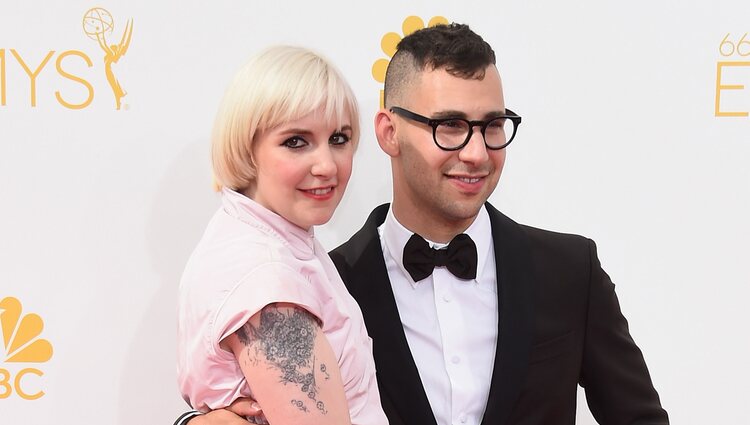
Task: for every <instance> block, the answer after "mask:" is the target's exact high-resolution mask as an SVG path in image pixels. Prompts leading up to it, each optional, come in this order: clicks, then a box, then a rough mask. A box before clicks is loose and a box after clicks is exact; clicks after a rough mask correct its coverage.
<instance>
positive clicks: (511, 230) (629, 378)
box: [331, 204, 669, 425]
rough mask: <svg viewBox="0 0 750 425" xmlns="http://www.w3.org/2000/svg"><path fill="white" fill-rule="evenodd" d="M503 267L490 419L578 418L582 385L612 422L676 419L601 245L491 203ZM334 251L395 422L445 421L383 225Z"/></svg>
mask: <svg viewBox="0 0 750 425" xmlns="http://www.w3.org/2000/svg"><path fill="white" fill-rule="evenodd" d="M486 207H487V210H488V212H489V214H490V221H491V224H492V239H493V246H494V250H495V257H496V264H497V286H498V291H497V293H498V308H499V315H498V341H497V349H496V356H495V363H494V368H493V373H492V378H491V379H492V381H491V384H490V394H489V400H488V402H487V407H486V410H485V414H484V418H483V421H482V424H483V425H491V424H503V425H505V424H507V425H510V424H513V425H556V424H561V425H562V424H566V425H573V424H574V423H575V414H576V394H577V386H578V385H579V384H580V385H581V386H583V388H584V389H585V391H586V400H587V402H588V404H589V408H590V410H591V412H592V414H593V415H594V417H595V418H596V420H597V421H598V422H599V423H600V424H603V425H655V424H668V423H669V421H668V419H667V413H666V412H665V411H664V410H663V409H662V407H661V405H660V402H659V396H658V394H657V393H656V390H655V389H654V387H653V385H652V383H651V378H650V376H649V373H648V370H647V368H646V364H645V362H644V360H643V355H642V354H641V351H640V350H639V349H638V347H637V346H636V344H635V342H634V341H633V339H632V338H631V336H630V333H629V331H628V325H627V321H626V320H625V318H624V316H623V315H622V313H621V311H620V306H619V303H618V301H617V297H616V295H615V290H614V284H613V283H612V281H611V280H610V278H609V276H607V274H606V273H605V272H604V271H603V270H602V268H601V266H600V264H599V260H598V257H597V254H596V247H595V245H594V243H593V241H591V240H589V239H586V238H583V237H581V236H576V235H567V234H561V233H554V232H548V231H545V230H540V229H535V228H532V227H528V226H523V225H519V224H517V223H515V222H514V221H512V220H510V219H509V218H508V217H506V216H504V215H503V214H501V213H500V212H499V211H497V210H496V209H495V208H493V207H492V206H491V205H490V204H486ZM387 211H388V205H382V206H380V207H378V208H377V209H375V210H374V211H373V212H372V214H371V215H370V217H369V218H368V220H367V222H366V223H365V225H364V227H363V228H362V229H361V230H360V231H359V232H358V233H356V234H355V235H354V236H353V237H352V238H351V239H350V240H349V241H348V242H346V243H344V244H343V245H341V246H340V247H338V248H336V249H335V250H334V251H332V252H331V257H332V259H333V261H334V263H335V264H336V267H337V268H338V270H339V273H340V274H341V277H342V279H343V280H344V283H345V284H346V285H347V288H348V289H349V291H350V292H351V294H352V295H353V296H354V298H355V299H356V300H357V302H358V303H359V304H360V307H361V308H362V313H363V315H364V318H365V324H366V326H367V329H368V333H369V334H370V336H371V337H372V339H373V355H374V356H375V364H376V367H377V378H378V385H379V388H380V393H381V394H380V396H381V400H382V401H383V407H384V409H385V412H386V414H387V415H388V418H389V420H390V423H391V425H399V424H419V425H421V424H435V423H436V422H435V418H434V415H433V414H432V410H431V409H430V406H429V402H428V400H427V396H426V395H425V392H424V388H423V387H422V383H421V381H420V378H419V373H418V371H417V368H416V365H415V363H414V359H413V357H412V355H411V352H410V351H409V347H408V343H407V340H406V336H405V335H404V331H403V327H402V325H401V321H400V318H399V314H398V309H397V307H396V303H395V299H394V297H393V291H392V289H391V285H390V282H389V279H388V274H387V271H386V268H385V261H384V259H383V252H382V249H381V244H380V239H379V236H378V232H377V227H378V226H379V225H380V224H382V223H383V221H384V220H385V216H386V214H387Z"/></svg>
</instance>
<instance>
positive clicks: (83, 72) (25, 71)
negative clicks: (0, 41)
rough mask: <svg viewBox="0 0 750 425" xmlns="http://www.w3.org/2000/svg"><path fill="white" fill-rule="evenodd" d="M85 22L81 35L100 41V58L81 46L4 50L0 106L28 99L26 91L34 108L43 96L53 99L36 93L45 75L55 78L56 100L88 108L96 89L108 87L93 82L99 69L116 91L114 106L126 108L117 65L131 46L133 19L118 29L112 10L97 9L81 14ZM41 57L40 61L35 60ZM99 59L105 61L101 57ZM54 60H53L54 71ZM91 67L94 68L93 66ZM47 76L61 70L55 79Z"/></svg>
mask: <svg viewBox="0 0 750 425" xmlns="http://www.w3.org/2000/svg"><path fill="white" fill-rule="evenodd" d="M81 23H82V27H83V28H82V31H81V30H80V29H79V31H81V33H82V36H83V35H85V36H86V37H88V38H89V39H90V40H91V41H94V42H95V43H96V44H95V45H96V46H97V54H96V56H94V57H95V58H96V59H97V60H96V61H92V59H91V57H90V56H89V55H88V54H86V53H85V52H83V51H81V50H78V49H70V50H64V51H61V52H57V51H55V50H49V51H47V52H46V54H44V53H42V54H40V53H39V52H38V51H35V52H21V51H19V50H17V49H5V48H0V106H8V104H9V103H10V104H11V105H13V104H21V103H25V100H24V98H25V97H26V95H27V94H28V102H29V103H30V105H31V107H32V108H35V107H37V101H38V100H40V99H41V100H42V101H44V100H45V99H50V100H51V98H52V96H51V93H38V90H37V86H38V84H37V83H38V82H39V81H40V80H39V77H40V75H42V79H44V80H45V82H46V81H50V80H53V81H52V87H53V90H54V87H57V88H58V89H57V90H54V99H56V100H57V103H59V104H60V105H61V106H63V107H65V108H67V109H84V108H86V107H88V106H89V105H91V103H92V102H93V101H94V95H95V93H98V92H99V91H100V90H102V89H104V88H103V87H102V88H99V87H97V89H96V90H95V88H94V85H93V84H92V83H91V81H92V80H91V77H92V76H93V75H92V72H101V73H102V74H103V76H104V77H105V79H106V81H107V85H108V87H107V88H108V90H107V91H110V92H111V95H112V99H113V100H111V101H110V102H111V105H113V106H114V107H115V109H117V110H120V109H128V105H127V104H124V103H123V98H124V97H125V95H126V94H127V91H126V90H125V89H124V88H123V86H122V84H121V83H120V80H119V79H118V74H117V73H116V71H115V68H113V65H114V64H119V63H120V61H121V60H122V58H123V56H125V53H126V52H127V51H128V47H130V41H131V39H132V37H133V19H132V18H131V19H128V20H127V21H125V25H124V26H123V28H122V29H121V30H119V29H118V28H117V27H116V25H115V19H114V18H113V17H112V14H111V13H109V11H107V10H106V9H103V8H101V7H94V8H92V9H89V10H87V11H86V12H85V13H84V14H83V17H82V20H81ZM69 28H71V29H72V28H74V27H73V26H70V27H69ZM79 28H81V27H79ZM38 57H42V59H41V60H35V59H33V58H38ZM100 57H101V59H102V60H99V58H100ZM51 63H54V69H52V68H53V66H52V65H51ZM94 63H97V64H98V63H103V64H104V66H103V69H101V67H100V66H98V65H97V66H94ZM48 65H49V66H48ZM92 67H93V68H94V69H93V70H92V69H90V68H92ZM49 74H57V75H56V77H57V78H55V77H53V76H52V75H49ZM104 90H106V89H104ZM9 97H10V98H11V99H10V101H9V99H8V98H9Z"/></svg>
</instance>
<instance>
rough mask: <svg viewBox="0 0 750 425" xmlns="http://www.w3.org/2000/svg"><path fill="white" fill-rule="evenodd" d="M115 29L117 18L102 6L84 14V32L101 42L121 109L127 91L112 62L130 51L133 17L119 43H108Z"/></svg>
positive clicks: (111, 84) (110, 83)
mask: <svg viewBox="0 0 750 425" xmlns="http://www.w3.org/2000/svg"><path fill="white" fill-rule="evenodd" d="M114 30H115V20H114V19H113V18H112V15H111V14H110V13H109V12H108V11H107V10H106V9H102V8H101V7H95V8H92V9H89V10H88V11H86V13H85V14H84V15H83V32H85V33H86V35H87V36H88V37H89V38H91V39H92V40H96V41H97V43H99V47H101V49H102V51H104V73H105V74H106V76H107V81H108V82H109V86H110V87H111V88H112V93H113V94H114V96H115V104H116V105H117V109H118V110H119V109H120V108H121V107H122V98H123V97H125V95H126V94H127V92H126V91H125V90H123V88H122V86H121V85H120V82H119V81H118V80H117V77H115V74H114V72H112V64H113V63H117V61H118V60H120V58H121V57H123V56H124V55H125V52H127V51H128V46H129V45H130V39H131V37H132V36H133V19H129V20H128V22H127V23H126V24H125V30H124V31H123V32H122V37H120V43H119V44H107V35H111V34H112V33H113V32H114Z"/></svg>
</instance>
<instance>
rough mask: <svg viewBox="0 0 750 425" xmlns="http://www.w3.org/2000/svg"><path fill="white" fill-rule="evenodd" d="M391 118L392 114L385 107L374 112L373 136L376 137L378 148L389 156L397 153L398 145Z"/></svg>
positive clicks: (394, 155)
mask: <svg viewBox="0 0 750 425" xmlns="http://www.w3.org/2000/svg"><path fill="white" fill-rule="evenodd" d="M393 118H394V117H393V114H392V113H391V112H390V111H388V110H386V109H381V110H379V111H378V113H377V114H375V137H376V138H377V139H378V144H379V145H380V149H382V150H383V152H385V153H387V154H388V155H389V156H390V157H396V156H398V155H399V145H398V140H397V138H396V127H395V125H394V124H395V123H394V121H393Z"/></svg>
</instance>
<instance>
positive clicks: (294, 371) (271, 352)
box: [237, 304, 329, 414]
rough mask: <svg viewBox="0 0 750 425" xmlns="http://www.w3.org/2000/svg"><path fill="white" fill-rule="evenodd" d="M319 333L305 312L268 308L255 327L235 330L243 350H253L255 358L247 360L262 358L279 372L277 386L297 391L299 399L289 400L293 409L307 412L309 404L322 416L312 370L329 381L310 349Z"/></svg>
mask: <svg viewBox="0 0 750 425" xmlns="http://www.w3.org/2000/svg"><path fill="white" fill-rule="evenodd" d="M319 330H320V327H319V325H318V321H317V319H316V318H315V316H313V315H312V314H310V313H309V312H308V311H306V310H304V309H302V308H291V309H289V310H286V309H285V310H283V311H282V310H279V309H278V308H277V307H276V306H275V305H273V304H271V305H268V306H266V307H265V308H263V310H261V312H260V324H259V325H258V326H257V327H255V326H253V325H252V324H250V322H248V323H246V324H245V325H244V326H243V327H242V328H240V329H238V330H237V336H238V337H239V340H240V342H241V343H242V344H243V345H244V346H245V347H246V349H247V350H254V352H255V356H252V355H251V356H250V358H255V359H258V358H262V357H263V358H265V359H266V360H267V361H268V363H270V364H271V365H272V367H274V368H277V369H278V370H279V372H280V374H279V382H281V383H282V384H284V385H287V384H292V385H296V386H297V387H299V390H300V396H299V397H296V398H293V399H291V400H290V402H291V404H292V405H293V406H295V407H296V408H297V409H299V410H301V411H303V412H309V409H308V405H309V404H308V400H309V403H310V404H311V405H313V406H315V407H314V408H315V409H317V410H319V411H320V412H321V413H322V414H326V413H328V411H327V410H326V406H325V403H323V401H322V400H320V399H319V394H318V392H319V388H318V386H317V385H316V382H315V372H316V369H317V370H320V371H321V372H322V373H323V374H324V375H325V378H324V379H325V380H328V379H329V375H328V373H327V372H326V365H325V364H323V363H320V364H319V365H316V364H315V356H314V354H313V349H314V346H315V337H316V335H317V332H318V331H319ZM257 361H258V360H256V362H257Z"/></svg>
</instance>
